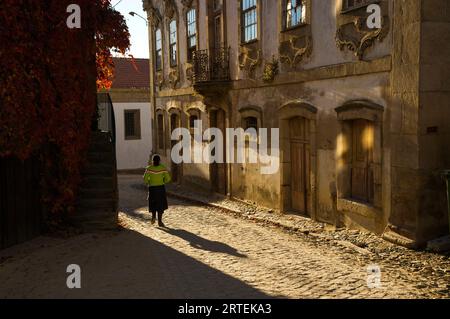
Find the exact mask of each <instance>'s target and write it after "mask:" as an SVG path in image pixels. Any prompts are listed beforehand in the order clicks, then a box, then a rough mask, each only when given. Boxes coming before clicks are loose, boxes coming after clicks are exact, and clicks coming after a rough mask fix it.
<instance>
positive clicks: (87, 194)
mask: <svg viewBox="0 0 450 319" xmlns="http://www.w3.org/2000/svg"><path fill="white" fill-rule="evenodd" d="M116 197H117V195H116V194H115V192H114V191H113V189H112V188H81V189H80V191H79V198H80V199H94V198H97V199H108V198H116Z"/></svg>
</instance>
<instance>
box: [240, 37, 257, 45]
mask: <svg viewBox="0 0 450 319" xmlns="http://www.w3.org/2000/svg"><path fill="white" fill-rule="evenodd" d="M258 41H259V39H253V40H250V41H248V42H241V46H246V45H250V44H253V43H256V42H258Z"/></svg>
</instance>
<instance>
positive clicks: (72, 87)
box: [0, 0, 130, 213]
mask: <svg viewBox="0 0 450 319" xmlns="http://www.w3.org/2000/svg"><path fill="white" fill-rule="evenodd" d="M76 2H77V4H78V5H80V7H81V10H82V11H81V16H82V28H81V29H73V30H71V29H68V28H67V25H66V19H67V17H68V15H69V14H68V13H67V12H66V9H67V6H68V5H69V4H71V3H73V1H72V0H50V1H41V0H2V1H1V2H0V156H17V157H19V158H21V159H26V158H28V157H29V156H30V155H31V154H32V153H35V152H39V154H41V161H42V163H43V168H44V172H43V173H44V174H43V178H42V190H43V197H44V200H45V201H46V202H47V203H48V204H49V208H50V209H51V211H53V212H55V213H56V212H62V211H65V210H67V209H68V208H69V206H71V205H72V204H73V201H74V199H75V193H76V189H77V186H78V184H79V182H80V167H81V165H82V162H83V159H84V158H85V154H86V149H87V147H88V143H89V137H90V128H91V121H92V117H93V115H94V113H95V104H96V89H97V88H103V87H106V88H108V87H109V86H110V85H111V78H112V75H113V65H112V58H111V53H110V50H111V49H113V50H115V51H118V52H122V53H125V52H126V50H127V49H128V48H129V46H130V42H129V33H128V29H127V26H126V24H125V21H124V19H123V17H122V16H121V15H120V14H119V13H118V12H116V11H114V10H113V9H112V8H111V5H110V1H109V0H77V1H76Z"/></svg>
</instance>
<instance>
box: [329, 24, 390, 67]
mask: <svg viewBox="0 0 450 319" xmlns="http://www.w3.org/2000/svg"><path fill="white" fill-rule="evenodd" d="M366 21H367V18H366V17H356V18H355V19H354V20H353V22H352V23H348V24H344V25H342V26H341V27H339V28H338V30H337V32H336V44H337V46H338V48H339V49H341V50H344V49H348V50H349V51H351V52H354V54H355V56H356V57H357V58H358V59H359V60H362V59H363V58H364V53H365V52H366V50H367V49H368V48H370V47H371V46H373V45H374V43H375V41H379V42H381V41H383V40H384V38H385V37H386V35H387V34H388V33H389V27H390V22H389V18H388V17H383V18H382V27H381V29H373V30H370V29H368V30H364V26H365V24H366Z"/></svg>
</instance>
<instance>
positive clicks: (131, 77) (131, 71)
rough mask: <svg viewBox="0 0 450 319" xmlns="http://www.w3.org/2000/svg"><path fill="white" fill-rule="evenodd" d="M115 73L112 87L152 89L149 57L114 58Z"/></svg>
mask: <svg viewBox="0 0 450 319" xmlns="http://www.w3.org/2000/svg"><path fill="white" fill-rule="evenodd" d="M113 61H114V65H115V75H114V80H113V84H112V87H111V89H131V88H138V89H141V88H144V89H149V90H150V70H149V68H150V66H149V60H148V59H134V64H133V62H132V60H131V59H127V58H113Z"/></svg>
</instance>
